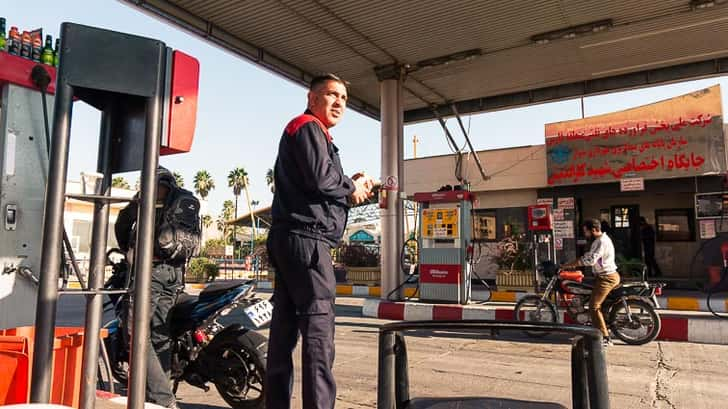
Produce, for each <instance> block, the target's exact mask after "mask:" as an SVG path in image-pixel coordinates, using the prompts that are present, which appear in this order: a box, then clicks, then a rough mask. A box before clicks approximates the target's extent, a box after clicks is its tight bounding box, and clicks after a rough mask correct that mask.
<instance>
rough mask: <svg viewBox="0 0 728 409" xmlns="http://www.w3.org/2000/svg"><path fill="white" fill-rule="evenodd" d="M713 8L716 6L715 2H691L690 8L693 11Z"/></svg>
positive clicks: (711, 0) (705, 0) (704, 0)
mask: <svg viewBox="0 0 728 409" xmlns="http://www.w3.org/2000/svg"><path fill="white" fill-rule="evenodd" d="M713 6H715V2H714V1H713V0H692V1H691V2H690V8H691V9H693V10H697V9H707V8H710V7H713Z"/></svg>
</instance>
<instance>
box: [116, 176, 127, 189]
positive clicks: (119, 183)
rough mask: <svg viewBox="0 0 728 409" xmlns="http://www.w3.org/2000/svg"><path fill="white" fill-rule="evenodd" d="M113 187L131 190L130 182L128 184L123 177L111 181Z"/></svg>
mask: <svg viewBox="0 0 728 409" xmlns="http://www.w3.org/2000/svg"><path fill="white" fill-rule="evenodd" d="M111 187H115V188H118V189H127V190H129V189H130V187H129V182H127V181H126V179H124V177H123V176H117V177H115V178H113V179H111Z"/></svg>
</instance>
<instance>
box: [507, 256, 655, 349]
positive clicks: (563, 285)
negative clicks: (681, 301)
mask: <svg viewBox="0 0 728 409" xmlns="http://www.w3.org/2000/svg"><path fill="white" fill-rule="evenodd" d="M549 270H552V271H553V269H549V268H541V273H542V274H543V276H544V277H546V278H549V280H548V284H547V285H546V289H545V290H544V292H543V294H542V295H535V294H534V295H527V296H525V297H523V298H522V299H521V300H520V301H518V303H516V307H515V309H514V312H513V313H514V319H515V320H516V321H541V322H558V321H559V317H561V316H562V314H560V308H561V307H564V308H565V309H566V313H567V316H568V318H569V319H570V320H571V321H572V322H574V323H578V324H582V325H590V324H591V322H590V321H591V315H590V312H589V299H590V298H591V294H592V289H593V288H592V286H591V285H590V284H587V283H584V282H582V279H583V277H584V275H583V274H582V273H581V272H579V271H576V272H574V271H562V270H561V269H556V272H555V273H552V274H549ZM549 276H550V277H549ZM661 288H662V284H660V283H648V282H647V281H644V280H642V281H638V282H627V283H622V284H620V285H619V286H618V287H616V288H614V289H613V290H612V291H611V292H610V293H609V295H608V296H607V298H606V299H605V300H604V303H603V304H602V313H603V314H604V317H605V321H606V323H607V327H608V328H610V329H611V330H612V332H613V333H614V335H615V336H616V337H617V338H619V339H620V340H622V341H624V342H625V343H627V344H630V345H643V344H647V343H649V342H651V341H653V340H654V339H655V338H657V335H658V334H659V333H660V328H661V326H662V321H661V320H660V316H659V315H658V314H657V312H656V311H655V307H656V304H655V303H656V300H657V298H656V292H657V291H658V290H659V289H661ZM554 301H555V302H554ZM527 334H528V335H529V336H532V337H542V336H545V335H547V334H546V333H543V332H539V333H531V332H528V333H527Z"/></svg>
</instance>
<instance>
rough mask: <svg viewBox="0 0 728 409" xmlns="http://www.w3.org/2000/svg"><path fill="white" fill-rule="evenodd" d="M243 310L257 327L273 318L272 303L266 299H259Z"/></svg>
mask: <svg viewBox="0 0 728 409" xmlns="http://www.w3.org/2000/svg"><path fill="white" fill-rule="evenodd" d="M243 311H245V314H246V315H247V316H248V318H250V320H251V321H253V325H255V326H256V327H257V328H260V327H262V326H263V325H265V324H267V323H269V322H270V320H271V319H272V318H273V305H272V304H271V303H269V302H268V300H262V301H259V302H257V303H255V304H253V305H251V306H249V307H247V308H245V309H244V310H243Z"/></svg>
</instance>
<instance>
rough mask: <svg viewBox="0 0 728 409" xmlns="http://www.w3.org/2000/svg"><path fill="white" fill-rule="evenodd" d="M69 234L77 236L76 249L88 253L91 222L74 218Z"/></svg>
mask: <svg viewBox="0 0 728 409" xmlns="http://www.w3.org/2000/svg"><path fill="white" fill-rule="evenodd" d="M71 235H72V236H73V237H77V240H78V251H79V252H80V253H88V252H89V248H90V244H91V222H90V221H88V220H74V221H73V232H72V233H71Z"/></svg>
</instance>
